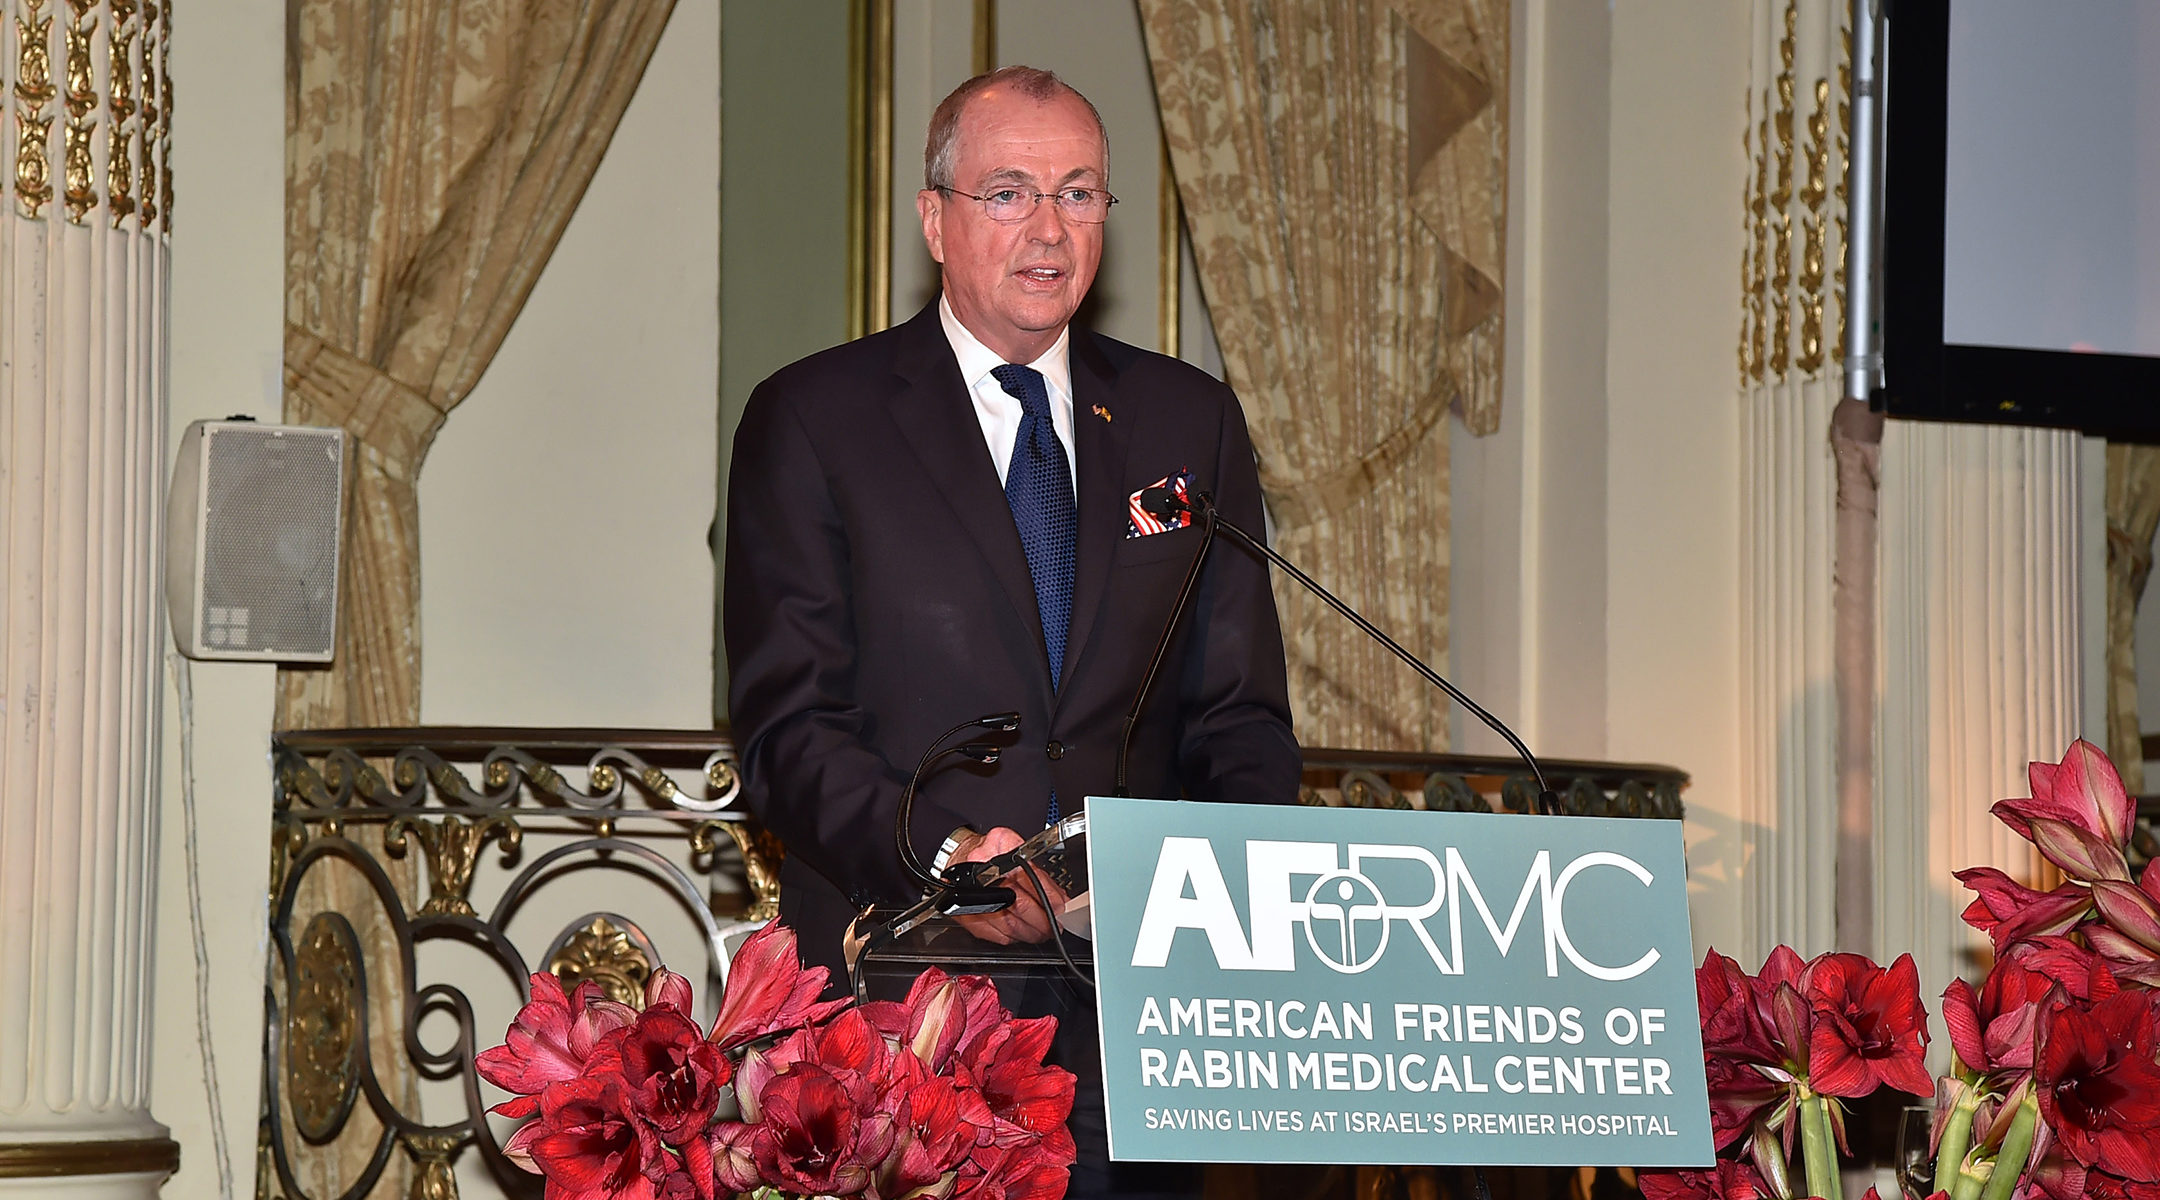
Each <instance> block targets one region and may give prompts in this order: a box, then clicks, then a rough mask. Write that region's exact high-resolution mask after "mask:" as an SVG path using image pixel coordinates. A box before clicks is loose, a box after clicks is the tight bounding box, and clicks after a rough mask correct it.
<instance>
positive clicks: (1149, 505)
mask: <svg viewBox="0 0 2160 1200" xmlns="http://www.w3.org/2000/svg"><path fill="white" fill-rule="evenodd" d="M1193 499H1194V501H1195V503H1187V502H1186V501H1184V500H1181V499H1179V498H1178V495H1177V493H1176V492H1173V491H1171V490H1170V489H1169V488H1166V487H1160V486H1158V487H1151V488H1147V489H1145V490H1143V491H1142V492H1141V493H1140V507H1141V508H1143V509H1145V510H1147V512H1148V513H1149V514H1150V515H1152V516H1156V517H1165V518H1172V517H1176V516H1178V515H1179V514H1180V513H1192V514H1194V515H1195V516H1198V517H1199V518H1200V519H1202V520H1203V521H1205V522H1207V528H1208V536H1209V538H1210V539H1211V540H1212V538H1213V536H1214V533H1215V531H1216V530H1217V529H1218V528H1219V529H1221V530H1222V531H1223V532H1225V533H1227V534H1229V535H1230V536H1232V537H1234V538H1236V539H1237V540H1238V541H1240V542H1242V543H1244V544H1245V545H1246V546H1247V547H1248V548H1250V549H1251V550H1252V551H1253V552H1254V553H1255V554H1258V555H1260V557H1262V558H1265V559H1266V560H1268V561H1269V562H1271V563H1274V564H1275V565H1276V566H1278V567H1281V568H1282V569H1283V571H1284V572H1285V573H1286V574H1288V575H1289V576H1290V578H1292V579H1295V580H1297V581H1298V583H1299V584H1301V585H1303V586H1304V588H1305V590H1306V591H1308V592H1311V593H1312V594H1313V595H1315V596H1318V597H1320V599H1322V600H1324V601H1326V602H1327V605H1328V607H1329V608H1332V609H1334V610H1335V611H1336V612H1338V613H1341V614H1342V615H1343V616H1344V617H1346V618H1348V620H1349V621H1350V623H1351V624H1353V625H1356V626H1357V627H1358V628H1359V629H1362V630H1364V631H1365V633H1366V635H1367V636H1369V637H1371V638H1372V639H1373V640H1374V641H1376V642H1379V643H1380V644H1381V645H1383V646H1385V647H1387V648H1388V650H1389V651H1390V652H1392V653H1393V654H1394V655H1395V657H1397V658H1399V659H1401V660H1403V662H1405V663H1407V664H1409V666H1410V669H1411V670H1413V671H1416V672H1417V673H1418V675H1419V676H1421V677H1422V678H1423V679H1424V680H1425V682H1427V683H1430V684H1432V685H1433V686H1434V687H1437V688H1439V689H1440V690H1441V691H1443V692H1446V693H1447V694H1448V696H1449V697H1450V698H1452V699H1453V700H1454V701H1455V702H1456V703H1457V704H1460V705H1462V706H1463V708H1465V709H1467V710H1468V711H1469V712H1470V714H1471V715H1472V716H1475V717H1476V718H1477V719H1478V720H1480V721H1482V722H1484V723H1485V725H1486V727H1487V728H1489V729H1491V730H1492V731H1493V732H1494V733H1497V734H1499V735H1500V736H1501V737H1502V738H1504V739H1506V741H1507V744H1508V745H1509V746H1512V747H1514V749H1515V753H1516V754H1517V755H1519V756H1520V757H1521V758H1522V760H1523V764H1524V765H1525V766H1527V767H1529V768H1530V775H1531V777H1532V778H1534V779H1536V780H1537V786H1538V809H1539V811H1541V812H1543V813H1545V814H1546V815H1547V816H1555V817H1556V816H1559V815H1560V797H1559V795H1558V794H1557V793H1555V792H1554V791H1553V790H1552V788H1551V787H1550V786H1549V785H1547V784H1546V782H1545V769H1544V768H1543V767H1540V766H1539V765H1538V760H1537V757H1536V756H1535V755H1533V754H1531V753H1530V747H1528V746H1525V745H1523V740H1522V739H1521V738H1519V737H1517V736H1515V731H1514V730H1512V729H1509V728H1508V727H1507V725H1506V724H1505V723H1504V722H1502V721H1501V720H1500V718H1498V717H1496V716H1494V715H1492V714H1491V713H1489V712H1486V711H1485V709H1484V708H1483V707H1482V706H1480V705H1479V704H1478V702H1477V701H1475V700H1472V699H1471V698H1470V697H1468V696H1466V695H1464V694H1463V693H1462V689H1460V688H1458V687H1456V686H1455V685H1454V684H1452V683H1449V682H1448V681H1447V680H1446V679H1444V678H1442V677H1441V675H1440V673H1439V672H1438V671H1435V670H1433V669H1432V668H1431V667H1428V666H1426V665H1425V663H1424V661H1423V660H1421V659H1419V658H1418V656H1417V655H1415V654H1412V653H1410V652H1409V651H1408V650H1405V649H1403V648H1402V646H1401V645H1399V644H1398V643H1397V642H1396V641H1395V639H1394V638H1391V637H1389V636H1388V635H1387V634H1385V633H1383V632H1381V630H1380V628H1379V626H1377V625H1374V624H1373V623H1372V622H1371V621H1368V620H1366V619H1365V618H1364V616H1363V615H1361V614H1360V613H1359V612H1358V611H1357V610H1356V609H1354V608H1352V607H1350V606H1349V605H1348V604H1345V603H1343V602H1342V601H1341V600H1339V599H1337V598H1336V596H1335V593H1333V592H1330V591H1329V590H1327V589H1326V588H1324V587H1321V586H1320V584H1319V581H1317V580H1315V579H1314V578H1313V577H1312V576H1310V575H1307V574H1306V573H1305V572H1303V571H1300V570H1298V568H1297V564H1295V563H1293V562H1291V561H1290V560H1289V559H1287V558H1284V557H1283V556H1282V555H1280V554H1277V553H1275V552H1274V551H1273V550H1270V549H1268V547H1267V545H1266V543H1264V542H1262V541H1261V540H1260V539H1259V538H1256V537H1254V536H1253V535H1251V534H1249V533H1247V532H1245V531H1244V530H1243V529H1240V528H1238V526H1237V523H1236V522H1234V521H1232V520H1230V519H1229V518H1227V517H1225V516H1223V515H1222V513H1221V510H1219V509H1217V508H1216V507H1215V498H1214V497H1213V496H1211V495H1209V494H1208V493H1206V492H1196V493H1194V496H1193ZM1205 551H1206V547H1205V546H1203V547H1202V553H1205ZM1199 570H1200V560H1199V559H1198V558H1197V557H1196V558H1194V560H1193V567H1192V573H1191V574H1198V572H1199ZM1191 574H1189V575H1188V576H1187V578H1186V587H1187V589H1188V590H1189V589H1190V588H1191V586H1192V578H1191ZM1184 602H1185V598H1184V596H1182V595H1181V596H1179V598H1178V603H1179V606H1180V612H1182V608H1183V605H1184ZM1178 615H1179V613H1175V612H1174V613H1172V614H1171V621H1172V622H1173V623H1175V622H1176V620H1177V618H1178ZM1169 636H1170V631H1169V630H1168V629H1165V630H1164V631H1163V645H1158V646H1157V647H1156V650H1155V653H1156V658H1157V659H1158V661H1159V660H1160V659H1161V656H1162V652H1163V646H1164V645H1167V644H1168V641H1169ZM1148 678H1149V680H1150V681H1152V680H1153V678H1154V667H1153V666H1150V667H1149V669H1148ZM1146 686H1147V685H1146V684H1145V683H1143V684H1142V685H1141V687H1142V690H1143V693H1144V692H1145V689H1146ZM1139 709H1140V702H1139V701H1138V700H1137V699H1136V700H1135V701H1134V702H1133V711H1134V713H1135V714H1137V713H1138V712H1139ZM1131 722H1132V719H1131V718H1127V721H1126V733H1127V736H1130V735H1131ZM1124 777H1125V760H1124V753H1123V748H1122V747H1120V749H1119V757H1118V780H1119V782H1120V783H1122V782H1124ZM1119 794H1120V795H1123V794H1124V793H1122V792H1121V793H1119Z"/></svg>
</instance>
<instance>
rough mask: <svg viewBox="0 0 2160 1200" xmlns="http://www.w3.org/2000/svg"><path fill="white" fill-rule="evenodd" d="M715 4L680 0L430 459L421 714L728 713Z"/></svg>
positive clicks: (623, 722)
mask: <svg viewBox="0 0 2160 1200" xmlns="http://www.w3.org/2000/svg"><path fill="white" fill-rule="evenodd" d="M719 95H720V14H719V9H718V7H717V6H716V5H713V4H710V3H683V4H677V5H676V6H675V15H674V16H673V18H672V19H671V20H670V21H669V23H668V28H667V31H666V33H665V34H663V35H662V37H661V41H660V45H659V49H658V50H657V51H656V52H655V54H654V56H653V61H652V65H651V66H650V67H649V68H648V69H647V71H646V74H645V77H644V80H643V81H642V82H641V83H640V84H639V85H638V91H637V96H636V97H635V99H633V100H632V101H631V105H630V109H629V111H628V112H627V113H625V114H624V117H623V121H622V124H621V126H620V127H619V128H618V129H617V131H616V134H615V138H614V141H613V142H612V143H610V145H609V147H608V152H607V157H606V158H605V159H603V160H602V162H601V165H600V169H599V172H598V174H597V175H595V176H594V178H593V181H592V186H591V187H590V189H588V190H587V192H586V194H585V199H584V201H583V202H582V203H580V204H579V205H578V209H577V213H576V215H575V216H573V217H572V218H571V221H570V226H569V229H568V230H567V231H566V232H565V233H564V234H563V238H562V241H561V242H560V243H559V244H558V245H557V246H556V248H555V253H554V256H553V257H551V258H550V259H549V260H548V265H547V268H546V270H545V271H544V272H543V273H542V275H541V277H540V282H539V284H538V286H537V287H535V288H534V289H533V294H532V297H531V299H530V300H528V301H527V303H526V305H525V310H524V311H523V312H522V313H521V314H519V317H518V320H517V324H516V325H514V326H512V328H511V330H510V335H509V337H508V338H507V339H505V340H504V342H503V346H502V349H501V351H500V352H499V353H497V354H496V356H495V361H494V362H493V363H492V364H490V365H489V367H488V370H487V374H485V375H484V376H482V377H481V380H480V383H479V386H477V387H475V388H474V389H473V391H472V394H471V395H470V396H468V397H467V398H466V400H465V402H464V403H463V404H460V405H459V406H458V407H457V408H456V409H455V410H454V411H453V412H452V413H451V415H450V418H449V420H448V422H446V423H445V424H444V426H443V429H442V432H441V434H439V435H438V436H437V437H436V440H435V446H434V448H433V449H432V450H431V451H430V452H429V454H428V459H427V464H426V466H425V467H424V468H423V470H422V472H421V475H420V488H419V491H420V514H421V515H420V567H421V580H422V588H421V601H420V634H421V648H422V654H423V656H424V657H423V662H424V669H423V671H422V673H421V690H420V718H421V720H422V721H423V722H424V723H427V724H438V725H442V724H448V725H456V724H489V725H524V724H531V725H606V726H687V727H692V728H702V727H707V726H709V724H710V722H711V719H712V653H713V625H712V597H713V561H712V554H711V551H710V549H709V548H708V546H707V542H706V537H707V532H708V529H709V526H710V525H711V522H712V519H713V512H714V505H715V501H716V497H717V483H716V480H717V471H716V467H715V462H714V457H713V447H714V446H715V445H716V444H717V443H718V439H719V432H718V399H717V397H718V388H719V367H718V355H719V346H720V330H719V292H720V277H719V270H720V268H719V261H720V246H719V229H720V225H719V187H720V109H719Z"/></svg>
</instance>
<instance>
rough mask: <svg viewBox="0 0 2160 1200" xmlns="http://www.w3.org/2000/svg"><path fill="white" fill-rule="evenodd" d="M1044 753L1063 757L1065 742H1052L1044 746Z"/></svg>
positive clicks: (1052, 756)
mask: <svg viewBox="0 0 2160 1200" xmlns="http://www.w3.org/2000/svg"><path fill="white" fill-rule="evenodd" d="M1043 753H1044V754H1047V755H1049V756H1050V757H1051V758H1053V759H1058V758H1063V757H1065V743H1063V742H1052V743H1050V744H1049V745H1047V746H1044V747H1043Z"/></svg>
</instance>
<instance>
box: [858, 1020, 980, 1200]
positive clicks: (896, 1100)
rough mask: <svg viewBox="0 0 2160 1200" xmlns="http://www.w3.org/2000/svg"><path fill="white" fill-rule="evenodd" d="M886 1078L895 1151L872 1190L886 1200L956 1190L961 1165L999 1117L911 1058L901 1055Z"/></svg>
mask: <svg viewBox="0 0 2160 1200" xmlns="http://www.w3.org/2000/svg"><path fill="white" fill-rule="evenodd" d="M894 1068H895V1069H894V1070H893V1071H892V1073H891V1074H890V1075H888V1076H887V1087H888V1089H889V1090H888V1096H889V1097H890V1101H891V1102H890V1104H889V1105H888V1107H890V1108H891V1109H892V1110H893V1120H894V1130H893V1148H892V1152H891V1153H890V1154H888V1155H886V1156H885V1161H884V1162H882V1163H880V1164H878V1168H877V1171H876V1175H875V1178H874V1179H873V1180H872V1183H871V1187H872V1189H873V1190H874V1191H875V1192H876V1193H877V1195H879V1196H880V1197H883V1198H885V1200H929V1198H930V1197H933V1196H944V1195H947V1194H949V1193H950V1192H951V1191H953V1190H954V1187H955V1185H956V1184H957V1182H958V1175H957V1173H958V1171H959V1168H960V1165H961V1164H962V1163H964V1162H966V1161H967V1159H968V1155H969V1153H970V1152H971V1151H973V1150H974V1149H975V1147H976V1146H977V1144H979V1143H980V1142H982V1141H985V1140H987V1139H988V1137H989V1136H990V1127H991V1125H992V1123H993V1122H994V1121H995V1118H994V1117H992V1116H991V1115H990V1109H989V1107H988V1106H986V1105H985V1104H984V1103H983V1099H982V1096H981V1095H980V1094H979V1093H977V1092H976V1091H975V1090H974V1089H972V1088H965V1087H961V1086H959V1085H958V1084H957V1083H955V1082H954V1081H953V1080H952V1079H950V1078H947V1077H945V1076H941V1075H932V1074H931V1073H930V1072H929V1069H928V1068H926V1067H924V1066H923V1065H922V1063H921V1062H920V1061H919V1060H917V1059H916V1058H915V1057H914V1056H913V1055H899V1056H896V1058H895V1059H894Z"/></svg>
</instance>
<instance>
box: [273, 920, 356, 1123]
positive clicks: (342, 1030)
mask: <svg viewBox="0 0 2160 1200" xmlns="http://www.w3.org/2000/svg"><path fill="white" fill-rule="evenodd" d="M293 982H294V988H293V994H292V996H291V997H290V999H289V1000H288V1002H287V1003H288V1005H289V1009H288V1011H287V1013H286V1016H285V1030H284V1033H285V1052H284V1060H285V1091H286V1094H287V1095H288V1096H289V1097H290V1098H291V1100H292V1113H293V1126H294V1128H296V1129H298V1130H299V1131H300V1136H302V1137H304V1138H307V1139H308V1140H309V1141H311V1142H317V1143H320V1142H325V1141H328V1140H330V1139H331V1138H332V1137H334V1136H336V1134H337V1131H338V1130H339V1129H340V1128H341V1127H343V1125H344V1123H345V1117H346V1114H348V1113H350V1112H351V1111H352V1107H353V1102H354V1100H356V1099H357V1098H358V1096H359V1091H360V1066H359V1061H358V1058H359V1054H360V1023H361V1019H362V1014H361V1004H362V1002H363V995H362V993H363V990H364V989H365V988H366V986H367V976H366V968H365V967H364V966H363V965H362V957H361V951H360V939H359V936H358V935H356V934H355V933H354V932H353V927H352V924H351V923H350V922H348V921H347V920H346V919H345V918H344V917H343V916H342V915H340V914H338V913H334V912H320V913H316V914H315V916H314V918H313V919H312V920H310V921H309V922H308V924H307V930H306V932H304V933H303V934H302V935H301V938H300V943H299V945H298V947H297V948H296V953H295V956H294V963H293Z"/></svg>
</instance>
